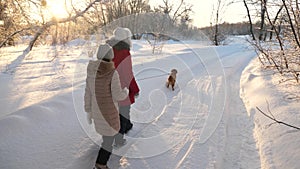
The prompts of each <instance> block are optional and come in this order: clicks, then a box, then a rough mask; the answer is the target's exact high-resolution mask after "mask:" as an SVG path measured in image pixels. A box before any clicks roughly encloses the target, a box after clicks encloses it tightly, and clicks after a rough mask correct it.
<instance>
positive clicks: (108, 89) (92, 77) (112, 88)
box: [84, 44, 128, 169]
mask: <svg viewBox="0 0 300 169" xmlns="http://www.w3.org/2000/svg"><path fill="white" fill-rule="evenodd" d="M113 57H114V54H113V51H112V48H111V47H110V46H109V45H107V44H103V45H100V46H99V48H98V52H97V58H98V60H96V61H90V62H89V64H88V67H87V78H86V88H85V95H84V108H85V111H86V112H87V117H88V121H89V123H90V124H91V123H92V119H93V121H94V127H95V130H96V131H97V133H99V134H101V135H102V139H103V142H102V144H101V148H100V150H99V153H98V157H97V161H96V168H97V169H106V168H108V167H107V165H106V164H107V161H108V160H109V157H110V155H111V152H112V145H113V142H114V140H115V135H116V134H117V133H118V132H119V130H120V118H119V110H118V101H121V100H124V99H125V98H127V96H128V89H127V88H124V89H122V88H121V84H120V79H119V74H118V72H117V71H116V70H115V67H114V63H113V62H112V59H113Z"/></svg>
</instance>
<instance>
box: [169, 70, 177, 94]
mask: <svg viewBox="0 0 300 169" xmlns="http://www.w3.org/2000/svg"><path fill="white" fill-rule="evenodd" d="M176 74H177V70H176V69H172V70H171V73H170V75H169V77H168V80H167V83H166V86H167V88H169V86H170V85H171V86H172V90H173V91H174V86H175V82H176Z"/></svg>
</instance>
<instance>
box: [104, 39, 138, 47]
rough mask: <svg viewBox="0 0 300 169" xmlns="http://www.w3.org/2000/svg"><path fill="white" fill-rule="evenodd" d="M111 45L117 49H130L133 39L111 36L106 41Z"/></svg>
mask: <svg viewBox="0 0 300 169" xmlns="http://www.w3.org/2000/svg"><path fill="white" fill-rule="evenodd" d="M106 43H108V44H109V45H110V46H111V47H113V48H114V49H116V50H122V49H127V50H130V48H131V46H132V44H131V40H130V39H129V40H128V39H124V40H121V41H120V40H118V39H116V38H115V37H112V38H110V39H109V40H107V41H106Z"/></svg>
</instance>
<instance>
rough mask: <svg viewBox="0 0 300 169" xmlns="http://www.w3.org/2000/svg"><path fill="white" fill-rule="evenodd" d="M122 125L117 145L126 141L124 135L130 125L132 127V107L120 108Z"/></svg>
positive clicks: (117, 137)
mask: <svg viewBox="0 0 300 169" xmlns="http://www.w3.org/2000/svg"><path fill="white" fill-rule="evenodd" d="M119 111H120V123H121V128H120V131H119V134H117V136H116V143H117V144H119V143H121V142H122V140H123V139H124V134H125V133H126V131H127V129H128V127H129V125H131V122H130V105H129V106H120V107H119Z"/></svg>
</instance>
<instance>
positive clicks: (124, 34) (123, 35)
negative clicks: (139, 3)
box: [114, 27, 132, 40]
mask: <svg viewBox="0 0 300 169" xmlns="http://www.w3.org/2000/svg"><path fill="white" fill-rule="evenodd" d="M131 36H132V33H131V31H130V30H129V29H128V28H121V27H117V28H116V29H115V30H114V37H115V38H116V39H117V40H125V39H131Z"/></svg>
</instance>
